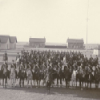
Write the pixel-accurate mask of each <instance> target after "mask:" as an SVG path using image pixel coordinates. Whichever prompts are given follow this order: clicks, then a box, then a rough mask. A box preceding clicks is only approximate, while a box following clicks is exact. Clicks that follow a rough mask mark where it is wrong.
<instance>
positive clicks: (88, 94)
mask: <svg viewBox="0 0 100 100" xmlns="http://www.w3.org/2000/svg"><path fill="white" fill-rule="evenodd" d="M0 100H100V90H83V91H81V90H79V89H66V88H51V92H50V93H48V92H47V90H46V88H44V87H41V88H35V87H33V88H18V87H17V88H6V89H4V88H2V87H0Z"/></svg>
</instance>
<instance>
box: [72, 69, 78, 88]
mask: <svg viewBox="0 0 100 100" xmlns="http://www.w3.org/2000/svg"><path fill="white" fill-rule="evenodd" d="M76 75H77V70H76V69H73V72H72V76H71V81H72V86H74V87H75V86H76Z"/></svg>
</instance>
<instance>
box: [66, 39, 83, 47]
mask: <svg viewBox="0 0 100 100" xmlns="http://www.w3.org/2000/svg"><path fill="white" fill-rule="evenodd" d="M67 43H68V49H84V41H83V39H67Z"/></svg>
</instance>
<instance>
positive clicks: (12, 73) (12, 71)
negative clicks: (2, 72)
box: [10, 64, 16, 87]
mask: <svg viewBox="0 0 100 100" xmlns="http://www.w3.org/2000/svg"><path fill="white" fill-rule="evenodd" d="M10 80H11V85H12V87H13V86H14V87H15V82H16V68H15V66H14V64H12V65H11V69H10Z"/></svg>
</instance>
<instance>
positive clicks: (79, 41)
mask: <svg viewBox="0 0 100 100" xmlns="http://www.w3.org/2000/svg"><path fill="white" fill-rule="evenodd" d="M67 42H68V43H84V41H83V39H67Z"/></svg>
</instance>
